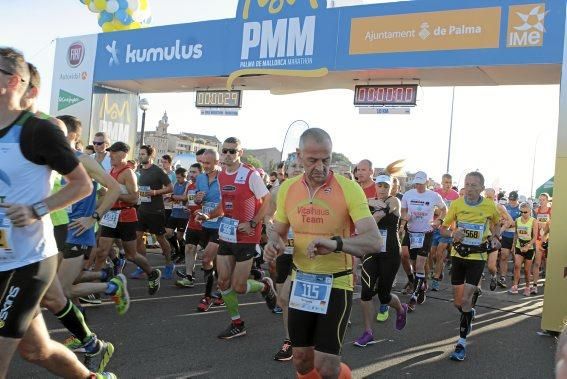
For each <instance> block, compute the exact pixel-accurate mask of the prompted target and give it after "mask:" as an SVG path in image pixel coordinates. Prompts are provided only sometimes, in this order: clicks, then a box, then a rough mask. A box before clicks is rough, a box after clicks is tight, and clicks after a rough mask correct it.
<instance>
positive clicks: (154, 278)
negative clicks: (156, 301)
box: [148, 269, 161, 295]
mask: <svg viewBox="0 0 567 379" xmlns="http://www.w3.org/2000/svg"><path fill="white" fill-rule="evenodd" d="M160 279H161V271H160V270H158V269H154V270H153V271H152V273H151V274H150V276H148V293H149V294H150V295H155V294H156V292H157V291H159V287H160V285H161V281H160Z"/></svg>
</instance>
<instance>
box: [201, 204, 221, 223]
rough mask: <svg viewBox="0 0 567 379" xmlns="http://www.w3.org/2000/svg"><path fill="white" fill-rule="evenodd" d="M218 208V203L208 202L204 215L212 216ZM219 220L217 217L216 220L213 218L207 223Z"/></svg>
mask: <svg viewBox="0 0 567 379" xmlns="http://www.w3.org/2000/svg"><path fill="white" fill-rule="evenodd" d="M217 206H218V204H217V203H211V202H207V203H205V204H203V213H204V214H210V213H211V212H212V211H213V210H214V209H215V208H216V207H217ZM218 219H219V218H218V217H215V218H211V219H209V220H207V221H210V222H215V221H217V220H218Z"/></svg>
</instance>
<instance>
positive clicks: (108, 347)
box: [84, 340, 114, 372]
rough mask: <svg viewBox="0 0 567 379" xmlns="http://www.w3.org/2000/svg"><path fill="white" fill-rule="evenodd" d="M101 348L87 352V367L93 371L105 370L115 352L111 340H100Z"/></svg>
mask: <svg viewBox="0 0 567 379" xmlns="http://www.w3.org/2000/svg"><path fill="white" fill-rule="evenodd" d="M98 344H99V346H100V348H99V349H98V351H97V352H96V353H93V354H88V353H86V354H85V362H84V364H85V367H86V368H87V369H89V370H90V371H92V372H103V371H104V368H105V367H106V365H108V362H110V358H111V357H112V354H114V346H113V345H112V344H111V343H110V342H104V341H101V340H99V342H98Z"/></svg>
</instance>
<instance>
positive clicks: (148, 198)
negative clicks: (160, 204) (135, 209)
mask: <svg viewBox="0 0 567 379" xmlns="http://www.w3.org/2000/svg"><path fill="white" fill-rule="evenodd" d="M150 191H151V189H150V186H140V203H151V202H152V197H151V196H149V193H150ZM142 193H144V194H145V196H142V195H141V194H142Z"/></svg>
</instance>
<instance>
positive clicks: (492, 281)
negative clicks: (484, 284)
mask: <svg viewBox="0 0 567 379" xmlns="http://www.w3.org/2000/svg"><path fill="white" fill-rule="evenodd" d="M496 285H497V284H496V275H492V277H491V278H490V290H491V291H494V290H495V289H496Z"/></svg>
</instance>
